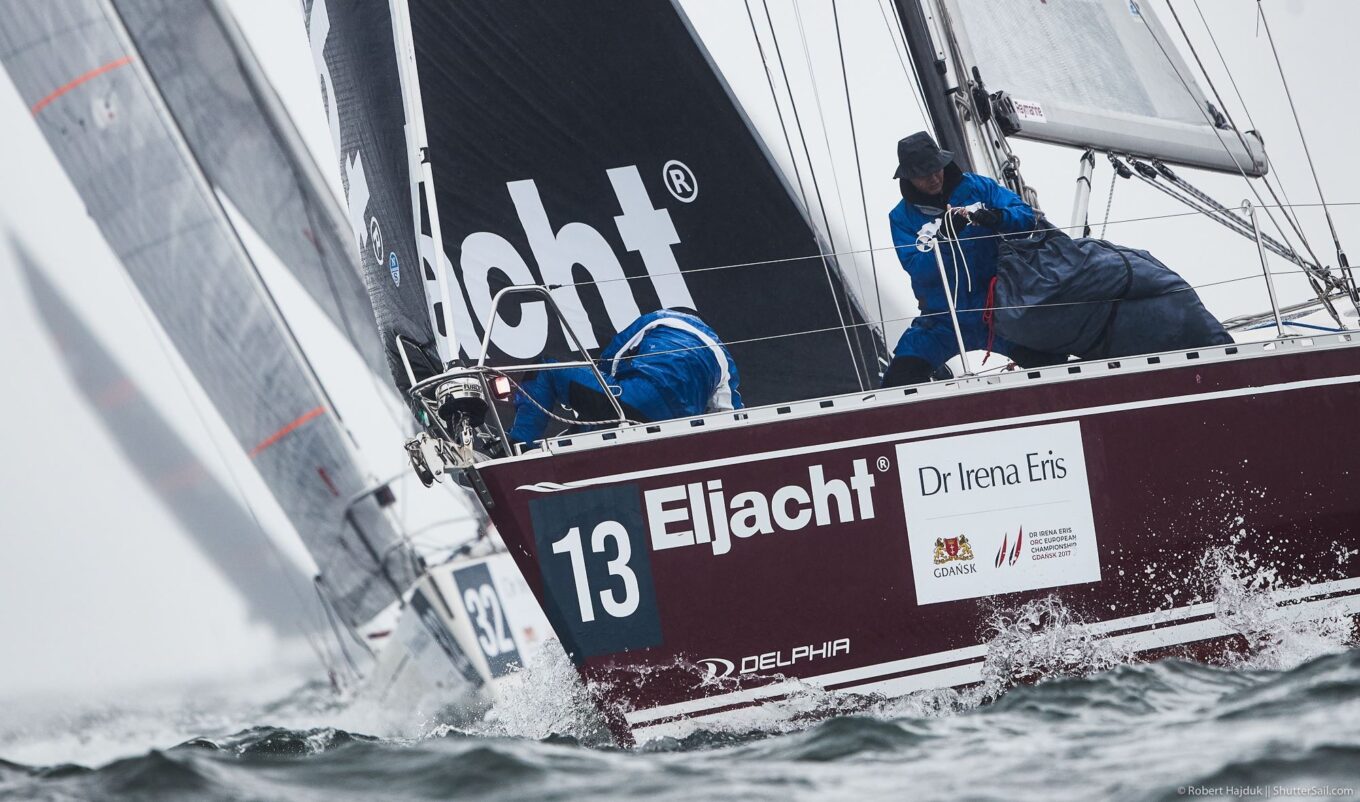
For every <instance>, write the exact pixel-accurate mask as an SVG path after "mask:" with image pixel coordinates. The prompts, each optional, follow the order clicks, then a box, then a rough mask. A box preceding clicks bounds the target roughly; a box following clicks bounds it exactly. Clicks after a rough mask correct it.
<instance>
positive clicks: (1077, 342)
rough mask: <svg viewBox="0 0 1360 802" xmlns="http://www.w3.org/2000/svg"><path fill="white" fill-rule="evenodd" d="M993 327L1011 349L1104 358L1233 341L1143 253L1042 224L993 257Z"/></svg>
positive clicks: (1185, 287) (1182, 285) (1178, 281)
mask: <svg viewBox="0 0 1360 802" xmlns="http://www.w3.org/2000/svg"><path fill="white" fill-rule="evenodd" d="M996 275H997V282H996V294H995V301H994V304H993V308H994V310H995V311H994V312H993V315H994V318H993V320H994V325H995V326H996V331H997V333H998V334H1000V335H1001V336H1003V337H1005V338H1006V339H1008V340H1010V341H1011V342H1015V343H1019V344H1020V345H1024V346H1027V347H1029V348H1034V349H1037V350H1041V351H1046V352H1049V353H1058V354H1074V355H1076V356H1078V357H1080V358H1081V359H1108V358H1113V357H1122V356H1130V355H1133V354H1149V353H1157V352H1159V351H1177V350H1182V349H1187V348H1202V347H1205V346H1210V345H1221V344H1224V343H1230V342H1232V337H1230V336H1229V335H1228V333H1227V331H1225V330H1224V329H1223V325H1222V324H1221V323H1219V322H1218V320H1216V319H1215V318H1214V317H1213V315H1210V314H1209V312H1208V311H1207V310H1206V309H1205V308H1204V305H1203V304H1202V303H1201V302H1200V299H1199V295H1198V294H1197V293H1196V292H1195V291H1194V289H1193V288H1191V287H1190V285H1189V284H1188V283H1186V281H1185V279H1183V278H1181V277H1180V276H1179V275H1178V274H1177V273H1176V272H1175V271H1174V270H1172V269H1171V268H1169V267H1167V266H1166V265H1164V264H1162V263H1161V262H1160V261H1158V260H1157V259H1156V257H1154V256H1152V254H1150V253H1148V252H1147V251H1140V250H1137V249H1134V248H1125V247H1122V246H1119V245H1115V244H1114V243H1112V242H1108V241H1106V240H1098V239H1085V238H1083V239H1073V238H1071V237H1069V236H1068V235H1067V234H1065V233H1063V232H1062V231H1059V230H1058V229H1056V228H1053V227H1052V226H1051V225H1050V224H1048V223H1047V221H1042V220H1041V221H1040V224H1039V225H1038V226H1037V227H1036V229H1035V230H1034V231H1033V232H1031V233H1029V234H1025V235H1021V236H1009V237H1006V238H1005V239H1004V240H1003V241H1002V243H1001V245H1000V247H999V249H998V254H997V269H996Z"/></svg>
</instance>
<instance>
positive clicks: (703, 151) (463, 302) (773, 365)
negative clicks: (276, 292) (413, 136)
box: [331, 0, 876, 404]
mask: <svg viewBox="0 0 1360 802" xmlns="http://www.w3.org/2000/svg"><path fill="white" fill-rule="evenodd" d="M331 5H332V7H333V8H334V7H335V6H339V5H349V4H346V3H338V2H334V0H332V2H331ZM378 5H381V4H378ZM407 6H408V8H409V13H410V31H411V36H412V40H413V44H414V51H415V57H416V58H415V62H416V71H417V73H418V76H419V94H420V99H421V101H422V103H421V108H422V109H423V122H424V131H425V134H426V137H427V140H428V158H429V161H430V165H431V172H432V175H433V185H434V189H435V202H436V207H437V217H438V223H439V226H440V229H441V232H440V233H441V235H442V240H443V242H442V246H443V251H444V253H445V254H446V256H447V257H448V265H447V268H446V270H447V273H446V276H447V277H448V278H450V279H452V281H451V282H450V289H449V293H448V296H449V298H450V301H451V303H450V304H449V308H448V309H447V316H446V317H447V326H448V328H449V329H450V330H451V333H453V334H455V335H456V339H457V343H458V345H459V350H460V351H461V354H460V355H461V357H462V358H464V359H467V358H475V357H476V356H478V355H479V353H480V342H481V339H482V337H483V336H484V335H485V331H486V325H487V323H488V321H489V320H490V319H491V305H492V298H493V296H494V295H495V294H496V292H497V291H498V290H499V289H501V288H504V287H506V286H510V285H522V284H539V283H542V284H546V285H548V286H549V287H550V288H551V289H552V292H553V297H554V301H555V302H556V303H557V305H558V306H559V307H560V308H561V309H562V311H563V314H564V315H565V316H566V317H567V318H568V320H569V322H570V323H571V325H572V328H573V330H574V331H575V332H576V333H577V335H578V336H580V337H581V338H582V339H583V340H585V341H586V344H587V346H588V347H591V348H596V347H601V346H603V345H605V344H606V343H607V342H608V341H609V339H610V338H611V337H612V336H613V335H614V334H615V333H616V332H617V331H619V330H620V329H622V328H624V327H625V326H627V325H628V324H629V323H630V322H631V321H632V320H633V319H634V318H635V317H636V316H637V315H638V314H640V313H645V312H648V311H651V310H654V309H657V308H660V307H663V306H665V307H677V306H682V307H691V308H694V309H696V310H697V311H698V312H699V314H700V316H702V317H703V318H704V319H705V320H706V321H708V322H709V323H710V324H711V325H712V326H713V328H714V329H715V330H716V331H717V332H718V334H719V335H720V336H721V337H722V338H723V339H724V340H726V341H727V342H728V343H729V344H730V346H731V350H732V353H733V355H734V357H735V358H736V361H737V363H738V367H739V369H740V371H741V376H742V387H741V389H742V394H743V396H745V398H746V400H747V401H748V403H755V404H759V403H770V402H775V401H784V400H790V399H797V398H808V397H815V396H820V395H829V394H834V393H840V392H848V391H854V390H858V389H861V388H862V387H866V386H870V384H871V382H872V381H873V379H872V376H873V375H874V374H875V371H876V365H875V357H874V351H875V347H874V338H875V337H876V334H875V333H873V331H872V330H871V328H870V327H868V326H866V325H864V316H863V314H862V313H861V311H860V309H859V306H858V304H857V302H856V301H855V300H854V299H853V298H852V297H851V296H850V294H849V292H848V291H847V288H846V285H845V282H844V280H843V278H842V275H841V272H840V270H839V268H838V266H837V265H836V262H835V260H834V258H831V257H829V256H824V255H823V250H824V249H823V248H820V247H819V241H818V239H817V236H816V234H815V233H814V230H813V228H812V227H811V225H810V224H809V223H808V221H807V219H806V217H805V215H804V214H803V212H802V210H801V208H800V206H799V204H798V203H797V202H796V201H795V199H794V197H793V195H792V193H791V191H790V188H789V186H788V185H787V183H786V182H785V181H784V179H783V178H782V176H781V174H780V173H779V172H778V170H777V169H776V167H775V166H774V165H773V163H772V161H771V159H770V158H769V155H768V153H767V152H766V150H765V149H764V147H763V146H762V144H761V142H760V141H759V139H758V138H757V136H756V135H755V134H754V132H753V130H752V128H751V126H750V125H749V122H748V121H747V119H746V118H745V116H744V114H743V113H742V111H741V109H740V108H739V107H738V106H737V104H736V102H735V99H734V97H733V95H732V94H731V92H730V91H729V89H728V87H727V86H726V84H725V82H724V81H723V79H722V78H721V76H720V75H719V74H718V73H717V72H716V70H715V67H714V65H713V63H712V61H711V60H710V58H709V57H708V54H707V52H706V51H705V50H704V48H703V46H702V44H701V43H700V42H699V41H698V40H697V39H696V38H695V36H694V34H693V32H692V30H691V29H690V27H689V25H688V21H687V20H686V19H685V17H684V15H683V14H682V13H681V12H680V10H679V9H678V8H677V7H676V6H675V5H673V3H672V2H671V1H670V0H558V1H557V2H552V3H506V2H501V0H460V2H457V3H449V2H442V0H410V2H409V3H408V4H407ZM335 16H336V15H335V13H334V11H332V18H333V19H334V17H335ZM566 343H567V341H566V339H565V336H564V333H563V331H562V327H561V326H560V325H559V324H558V323H557V322H556V321H555V320H551V319H550V315H549V313H548V311H547V309H546V305H545V304H544V303H543V302H542V301H534V300H528V299H525V300H523V302H521V301H519V300H510V299H508V302H507V303H505V304H504V308H503V309H502V310H501V312H500V314H499V320H498V321H497V322H496V324H495V326H494V328H493V330H492V335H491V345H492V349H491V359H492V362H493V364H494V363H500V364H506V363H509V362H523V361H532V360H536V359H538V358H540V357H542V356H545V355H547V356H553V357H561V356H564V355H565V354H566V353H567V347H566Z"/></svg>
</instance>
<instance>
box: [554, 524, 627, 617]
mask: <svg viewBox="0 0 1360 802" xmlns="http://www.w3.org/2000/svg"><path fill="white" fill-rule="evenodd" d="M558 531H561V530H558ZM589 545H590V551H591V552H592V553H593V554H606V553H608V552H609V551H611V550H612V551H613V552H615V553H616V556H614V557H613V558H612V559H610V560H609V561H608V562H607V563H606V565H605V567H606V568H607V569H608V571H609V575H610V576H611V577H618V578H619V580H620V581H622V583H623V592H622V593H619V592H618V591H619V589H618V588H617V587H614V588H605V589H603V590H600V591H598V592H594V593H593V592H592V591H591V587H590V578H589V577H588V576H587V575H586V555H585V546H586V544H585V543H584V542H583V539H582V536H581V527H579V526H573V527H572V528H571V530H570V531H569V532H567V534H566V536H565V537H563V538H562V539H560V540H557V541H555V542H554V543H553V544H552V550H553V553H554V554H566V555H568V556H569V557H570V558H571V575H572V579H573V580H574V581H575V585H576V602H577V604H579V605H580V607H581V621H583V622H588V621H594V620H595V599H596V598H598V599H599V600H600V606H601V607H603V608H604V611H605V612H606V613H607V614H609V615H611V616H613V617H614V618H627V617H628V616H630V615H632V614H633V613H635V612H637V608H638V600H639V594H638V580H637V574H635V573H634V572H633V569H632V568H631V567H629V565H628V561H629V560H630V559H631V558H632V556H633V549H632V546H631V544H630V543H629V540H628V530H627V529H626V528H624V526H623V524H621V523H619V522H618V521H601V522H600V523H598V524H596V525H595V528H594V529H593V530H591V532H590V544H589Z"/></svg>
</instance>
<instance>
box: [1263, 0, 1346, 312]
mask: <svg viewBox="0 0 1360 802" xmlns="http://www.w3.org/2000/svg"><path fill="white" fill-rule="evenodd" d="M1256 8H1257V10H1258V11H1259V13H1260V19H1261V25H1262V27H1264V28H1265V29H1266V40H1267V41H1268V42H1270V53H1271V55H1272V56H1274V58H1275V68H1276V69H1277V70H1278V71H1279V73H1280V84H1281V85H1283V86H1284V96H1285V97H1286V98H1288V100H1289V111H1290V113H1291V114H1293V115H1294V127H1295V128H1297V129H1298V131H1299V141H1300V142H1301V143H1303V155H1304V156H1306V157H1307V158H1308V170H1309V171H1310V172H1312V174H1313V185H1314V186H1316V187H1317V192H1318V200H1320V201H1322V213H1323V215H1324V216H1325V217H1326V218H1327V228H1328V229H1330V230H1331V232H1332V244H1333V245H1335V246H1336V258H1337V261H1338V262H1339V263H1340V266H1341V268H1342V269H1343V270H1345V271H1346V273H1347V275H1348V276H1349V277H1350V279H1351V291H1352V293H1353V294H1354V292H1355V277H1354V276H1352V275H1350V263H1349V262H1348V261H1347V259H1346V252H1345V251H1343V250H1342V249H1341V238H1340V237H1339V236H1337V233H1336V223H1335V222H1333V221H1332V213H1331V211H1330V210H1329V209H1328V208H1327V198H1326V197H1324V196H1323V194H1322V181H1321V180H1320V179H1319V178H1318V173H1317V166H1316V165H1315V164H1314V163H1313V152H1312V151H1311V150H1310V149H1309V148H1308V140H1307V138H1306V137H1304V135H1303V123H1302V122H1301V121H1300V120H1299V110H1298V108H1297V107H1295V105H1294V93H1293V92H1291V91H1290V90H1289V81H1288V79H1286V78H1285V76H1284V64H1282V63H1281V62H1280V52H1279V51H1278V50H1276V49H1275V37H1274V36H1273V35H1272V34H1271V32H1270V20H1268V19H1266V11H1265V8H1264V7H1263V6H1262V5H1261V0H1256ZM1352 299H1354V295H1352ZM1357 309H1360V306H1357Z"/></svg>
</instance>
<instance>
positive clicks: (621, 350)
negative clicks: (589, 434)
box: [510, 309, 742, 443]
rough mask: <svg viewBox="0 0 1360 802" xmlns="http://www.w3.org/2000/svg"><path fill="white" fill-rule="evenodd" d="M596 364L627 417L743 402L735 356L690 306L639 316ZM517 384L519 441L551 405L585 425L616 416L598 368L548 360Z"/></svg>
mask: <svg viewBox="0 0 1360 802" xmlns="http://www.w3.org/2000/svg"><path fill="white" fill-rule="evenodd" d="M599 368H600V372H601V373H602V374H604V378H605V381H606V382H607V383H608V384H609V390H610V392H612V393H613V395H614V397H615V398H616V399H618V402H619V406H621V407H622V408H623V414H624V415H625V416H626V417H627V418H628V419H629V420H633V421H638V422H650V421H660V420H669V419H671V418H684V417H690V416H693V415H702V414H703V413H705V412H719V411H722V410H729V409H741V407H742V403H741V393H740V392H739V391H738V389H737V387H738V385H739V384H740V381H739V378H738V376H737V363H736V362H734V361H733V360H732V355H731V354H730V353H728V351H727V347H726V346H725V345H723V344H722V341H721V340H719V339H718V335H717V334H716V333H714V331H713V329H710V328H709V327H708V324H706V323H704V322H703V321H702V320H700V319H699V317H698V315H697V314H696V313H695V312H694V311H693V310H689V309H661V310H658V311H656V312H650V313H648V314H645V315H643V316H642V317H639V318H638V319H637V320H635V321H633V323H632V324H631V325H629V326H628V328H626V329H624V330H623V331H621V332H619V333H618V334H617V335H615V336H614V339H613V340H611V341H610V342H609V345H608V346H606V347H605V349H604V350H603V351H601V352H600V359H599ZM521 390H522V391H521V392H519V393H516V394H515V424H514V426H513V427H512V428H511V429H510V439H511V440H513V441H515V442H517V443H533V442H535V441H537V440H539V439H540V438H542V437H543V434H544V432H545V430H546V429H547V427H548V422H549V420H551V418H550V417H549V415H548V412H549V411H553V410H555V409H556V408H557V407H558V406H562V407H565V408H567V409H569V410H571V411H572V412H574V413H575V420H577V421H578V425H583V426H589V424H590V423H591V422H592V421H610V420H613V419H614V418H615V417H616V413H615V412H614V407H613V405H611V404H610V403H609V399H608V398H606V397H605V395H604V390H603V388H601V387H600V382H599V380H598V379H596V378H595V373H594V372H593V371H591V370H590V369H589V368H586V367H574V368H552V367H550V366H548V367H545V368H544V369H543V370H540V371H539V372H538V374H537V375H536V376H535V377H534V378H533V380H532V381H529V382H526V383H525V384H524V385H523V386H522V388H521ZM554 414H556V415H559V416H565V417H571V416H570V415H563V413H561V412H554Z"/></svg>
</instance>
